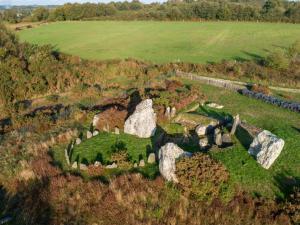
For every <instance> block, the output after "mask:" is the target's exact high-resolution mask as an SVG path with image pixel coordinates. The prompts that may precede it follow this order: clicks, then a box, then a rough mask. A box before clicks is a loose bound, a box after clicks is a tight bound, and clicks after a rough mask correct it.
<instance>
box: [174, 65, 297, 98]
mask: <svg viewBox="0 0 300 225" xmlns="http://www.w3.org/2000/svg"><path fill="white" fill-rule="evenodd" d="M175 73H176V76H179V77H183V78H188V79H190V80H197V81H200V82H203V83H205V84H209V85H213V86H216V87H222V88H226V89H229V90H232V91H238V90H240V89H244V88H246V87H247V86H248V85H249V83H246V82H242V81H233V80H227V79H221V78H214V77H206V76H202V75H198V74H195V73H186V72H182V71H180V70H177V71H176V72H175ZM269 88H270V89H271V90H275V91H284V92H290V93H298V94H300V89H294V88H284V87H276V86H269Z"/></svg>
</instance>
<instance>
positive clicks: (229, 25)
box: [19, 21, 300, 63]
mask: <svg viewBox="0 0 300 225" xmlns="http://www.w3.org/2000/svg"><path fill="white" fill-rule="evenodd" d="M19 36H20V39H21V40H22V41H28V42H31V43H35V44H40V45H42V44H51V45H53V46H54V47H55V48H56V49H58V50H59V51H62V52H65V53H69V54H72V55H78V56H81V57H83V58H86V59H100V60H104V59H123V58H136V59H141V60H148V61H152V62H155V63H165V62H176V61H183V62H193V63H206V62H219V61H221V60H223V59H235V60H244V59H251V58H257V57H261V56H265V55H267V54H268V51H270V50H272V49H275V48H285V47H287V46H289V45H291V44H292V43H293V42H294V41H296V40H297V39H299V37H300V25H299V24H284V23H255V22H154V21H72V22H71V21H68V22H56V23H49V24H46V25H41V26H38V27H36V28H33V29H27V30H22V31H20V32H19Z"/></svg>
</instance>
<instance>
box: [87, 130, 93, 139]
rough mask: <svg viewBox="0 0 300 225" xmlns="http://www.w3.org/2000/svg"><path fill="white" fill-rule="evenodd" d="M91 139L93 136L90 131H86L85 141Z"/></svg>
mask: <svg viewBox="0 0 300 225" xmlns="http://www.w3.org/2000/svg"><path fill="white" fill-rule="evenodd" d="M91 137H93V134H92V132H91V131H89V130H88V131H87V132H86V138H87V139H90V138H91Z"/></svg>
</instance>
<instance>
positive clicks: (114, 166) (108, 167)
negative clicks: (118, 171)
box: [106, 163, 118, 169]
mask: <svg viewBox="0 0 300 225" xmlns="http://www.w3.org/2000/svg"><path fill="white" fill-rule="evenodd" d="M106 168H107V169H115V168H118V165H117V164H116V163H113V164H111V165H107V166H106Z"/></svg>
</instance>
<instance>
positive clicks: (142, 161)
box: [139, 159, 145, 167]
mask: <svg viewBox="0 0 300 225" xmlns="http://www.w3.org/2000/svg"><path fill="white" fill-rule="evenodd" d="M144 166H145V161H144V160H143V159H142V160H141V161H140V163H139V167H144Z"/></svg>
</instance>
